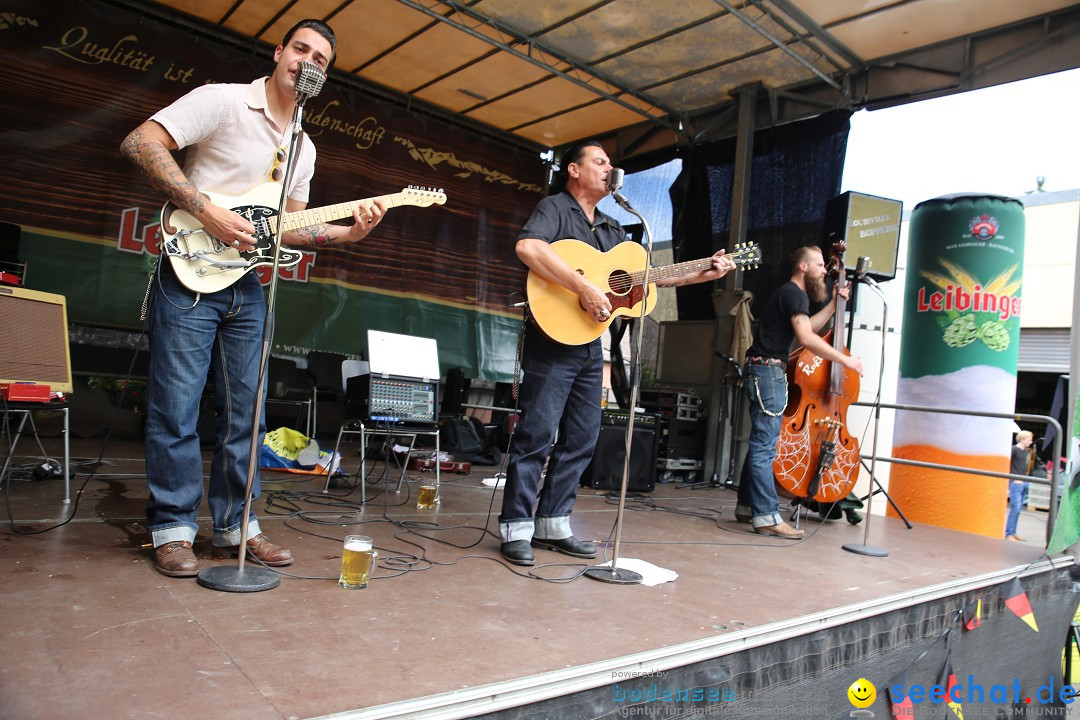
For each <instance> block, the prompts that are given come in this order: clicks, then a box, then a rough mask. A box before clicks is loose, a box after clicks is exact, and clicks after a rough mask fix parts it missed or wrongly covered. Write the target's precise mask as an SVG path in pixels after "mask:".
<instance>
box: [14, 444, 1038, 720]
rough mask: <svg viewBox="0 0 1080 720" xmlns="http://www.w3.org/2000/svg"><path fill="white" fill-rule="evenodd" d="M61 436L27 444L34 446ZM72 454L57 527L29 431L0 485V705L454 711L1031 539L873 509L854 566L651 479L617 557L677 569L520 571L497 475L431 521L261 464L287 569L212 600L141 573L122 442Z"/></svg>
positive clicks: (408, 493) (850, 599)
mask: <svg viewBox="0 0 1080 720" xmlns="http://www.w3.org/2000/svg"><path fill="white" fill-rule="evenodd" d="M58 447H59V444H58V441H57V440H55V439H47V440H46V441H45V449H46V451H48V452H49V453H52V454H53V456H54V457H56V454H55V453H58V452H59V450H58ZM354 451H355V447H353V448H352V449H351V450H350V454H348V455H346V457H345V460H344V467H345V469H346V470H350V471H351V470H354V469H355V468H356V466H357V464H358V458H357V457H356V455H355V454H354ZM72 455H73V466H74V469H75V470H76V471H77V473H78V474H76V475H75V476H74V478H73V481H72V489H73V493H74V492H75V491H76V490H79V489H80V488H82V492H81V494H79V495H78V503H77V510H76V512H75V513H74V517H72V518H71V519H70V521H69V522H66V523H64V524H60V525H59V526H58V527H56V526H57V525H58V524H59V522H58V521H60V520H62V519H67V518H68V515H69V513H70V512H71V510H72V508H73V507H75V506H74V504H72V505H65V504H63V502H62V499H63V488H62V482H61V481H60V480H56V479H49V480H40V481H26V480H22V481H20V480H19V478H20V477H22V478H25V477H26V468H27V467H28V466H31V465H32V464H33V463H34V462H35V461H39V460H40V458H41V451H40V450H39V449H38V448H37V446H36V444H35V442H34V440H33V438H32V437H31V438H26V437H24V438H23V439H22V440H21V441H20V444H19V447H18V449H17V453H16V465H17V466H18V467H17V469H18V470H19V471H20V472H18V473H16V479H15V480H14V481H12V482H10V483H9V484H7V485H6V487H5V488H4V497H5V505H6V506H5V514H6V515H7V518H6V521H5V523H4V528H3V531H2V534H0V598H2V607H3V612H2V613H0V634H2V637H3V638H4V646H5V649H4V652H3V659H2V660H0V718H4V719H7V718H12V719H15V718H18V719H19V720H29V719H32V718H43V719H46V718H48V719H52V718H65V717H91V718H97V717H101V718H105V717H108V718H151V717H170V718H215V720H228V719H231V718H236V719H238V720H239V719H242V720H260V719H264V718H265V719H268V720H271V719H272V720H281V719H285V718H317V717H324V716H330V715H334V716H337V717H353V718H366V717H468V716H471V715H474V714H480V713H484V712H494V711H496V710H499V709H500V708H502V707H506V706H508V705H512V704H515V703H519V702H525V701H528V700H532V699H540V698H544V697H547V696H552V695H558V694H560V693H561V692H563V690H564V689H566V688H574V687H576V688H582V687H588V686H590V685H591V686H597V685H604V684H610V683H612V682H614V681H615V680H613V679H612V678H617V677H619V674H618V673H619V672H620V671H623V670H626V669H628V668H630V669H634V668H648V667H654V666H660V665H662V664H664V663H669V664H675V663H679V662H682V661H683V660H684V659H690V660H692V659H694V658H700V657H702V656H703V654H707V653H709V652H713V653H718V652H723V651H724V648H726V647H734V646H736V645H738V644H739V643H744V644H745V643H749V642H752V641H753V638H754V637H755V636H761V635H764V634H769V633H772V636H773V637H774V638H775V637H776V631H777V629H778V628H784V627H786V628H788V629H789V630H791V631H797V630H798V625H799V623H800V622H801V620H800V619H807V618H810V620H809V621H808V622H812V623H815V627H821V626H822V625H821V623H827V621H828V619H829V618H830V617H831V618H839V617H841V616H842V615H843V614H844V613H850V612H852V608H861V607H869V606H873V605H874V604H875V603H880V602H891V601H898V600H897V599H901V598H917V597H918V596H919V595H920V594H926V593H933V592H941V591H942V588H948V587H951V586H964V585H965V584H969V585H971V586H976V585H978V584H979V583H980V582H982V583H984V584H988V583H989V582H991V581H989V580H986V578H993V577H998V576H1001V577H1003V576H1004V575H1003V574H1005V573H1011V572H1015V571H1016V570H1017V569H1019V568H1022V567H1024V566H1026V565H1028V564H1029V563H1032V562H1033V561H1037V560H1038V558H1039V557H1040V555H1041V554H1042V539H1043V534H1044V532H1045V513H1027V512H1025V513H1024V518H1023V521H1022V522H1023V525H1022V526H1021V534H1023V535H1025V536H1026V537H1027V538H1028V542H1026V543H1013V542H1005V541H1001V540H994V539H988V538H984V537H979V536H974V535H969V534H965V533H958V532H953V531H949V530H943V529H940V528H934V527H929V526H916V527H915V529H913V530H908V529H906V528H905V527H904V526H903V524H902V523H900V522H899V521H896V520H889V519H885V518H884V517H882V516H875V517H874V518H873V520H872V526H871V534H870V544H871V545H875V546H878V547H881V548H884V549H886V550H887V551H888V552H889V555H888V557H886V558H874V557H866V556H862V555H856V554H852V553H849V552H846V551H845V550H843V549H842V548H841V546H842V545H843V544H844V543H861V542H862V541H863V526H862V525H859V526H853V525H850V524H848V523H847V522H846V521H843V520H841V521H838V522H827V523H821V522H820V520H819V519H818V517H817V515H812V516H811V521H810V523H809V526H808V530H809V532H808V533H807V537H806V538H805V539H804V540H802V541H800V542H792V541H784V540H779V539H770V538H765V537H760V536H756V535H754V534H753V533H751V532H747V528H748V526H746V525H740V524H738V523H736V522H735V520H734V516H733V512H734V502H735V494H734V493H733V492H731V491H730V490H727V489H724V488H708V487H702V488H693V489H683V488H682V487H681V485H679V484H668V485H658V486H657V489H656V491H655V492H653V493H651V494H648V495H644V496H642V497H641V499H632V500H631V501H630V502H629V503H628V510H627V512H626V513H625V520H624V524H623V533H622V546H621V553H620V555H621V557H624V558H635V559H641V560H645V561H648V562H650V563H652V564H654V565H656V566H659V567H661V568H666V569H669V570H673V571H674V572H676V573H678V579H677V580H675V581H673V582H667V583H664V584H660V585H656V586H653V587H647V586H643V585H628V586H623V585H613V584H608V583H603V582H597V581H594V580H591V579H589V578H585V577H577V576H578V575H579V573H580V572H581V571H582V570H584V569H585V567H586V566H587V564H586V563H582V562H575V561H573V560H572V559H571V558H567V557H565V556H561V555H557V554H555V553H551V552H545V551H537V562H538V564H537V565H536V567H534V568H531V569H529V568H521V567H516V566H511V565H509V564H507V563H505V562H504V561H503V560H502V558H501V556H500V554H499V550H498V539H497V537H496V536H495V535H494V534H493V533H492V532H491V531H493V530H495V529H496V528H497V524H496V517H497V515H498V508H499V502H500V500H501V492H499V491H493V490H492V488H490V487H486V486H484V485H483V484H482V482H481V481H482V480H483V479H484V478H485V477H491V476H493V475H494V473H495V471H496V470H498V468H495V467H474V469H473V472H472V473H471V474H470V475H454V474H443V486H442V498H443V501H442V505H441V506H440V507H439V508H437V509H436V510H430V511H421V510H417V509H416V508H415V491H416V487H417V482H416V480H415V478H418V477H419V474H418V473H412V472H410V473H409V477H410V478H413V480H410V481H409V482H408V483H407V485H406V488H405V491H403V492H402V493H400V494H398V493H395V492H393V490H394V482H393V481H396V476H395V477H393V478H391V480H392V482H390V484H389V492H387V491H386V490H385V488H386V487H387V485H386V484H382V485H373V486H369V488H368V490H369V492H368V502H367V504H366V505H364V506H361V505H360V504H359V491H352V492H349V491H348V490H345V489H341V490H333V491H332V492H331V494H330V495H324V494H323V493H322V492H321V488H322V481H321V479H315V478H311V477H307V476H299V475H289V474H284V473H271V472H264V473H263V478H264V482H263V497H262V498H261V499H260V500H259V502H258V503H257V504H256V509H257V511H258V514H259V517H260V522H261V523H262V526H263V529H264V531H266V532H267V534H268V535H269V536H270V537H271V538H272V539H273V540H274V541H275V542H277V543H279V544H283V545H286V546H288V547H289V548H291V549H292V551H293V553H294V554H295V556H296V562H295V564H293V565H292V566H291V567H288V568H282V570H284V571H285V572H283V573H282V580H281V584H280V585H279V586H278V587H277V588H275V589H273V590H269V591H266V592H257V593H228V592H219V591H215V590H209V589H206V588H204V587H202V586H200V585H199V584H197V582H196V581H195V580H193V579H175V578H168V577H165V576H163V575H161V574H159V573H158V572H156V571H155V570H154V567H153V562H152V558H151V552H150V550H148V549H146V548H145V546H144V544H145V543H147V542H148V536H147V534H146V531H145V528H144V525H143V523H144V514H143V507H144V504H145V500H146V495H147V493H146V488H145V480H144V476H143V472H144V463H143V456H142V446H141V443H139V442H135V441H130V440H127V441H113V442H110V443H109V444H108V445H107V447H106V448H105V450H104V452H103V451H102V441H101V440H74V441H73V443H72ZM99 455H103V457H104V458H105V460H104V462H103V463H102V464H101V466H100V468H99V469H98V471H97V474H96V475H94V476H92V477H90V478H89V480H88V481H87V478H88V474H87V473H88V469H87V468H88V464H87V462H86V461H87V459H88V458H97V457H99ZM371 475H372V476H371V477H370V478H369V480H372V481H376V482H377V481H379V480H380V479H381V478H382V477H383V465H382V463H376V464H375V465H374V470H373V472H372V474H371ZM881 502H882V498H881V496H878V498H875V503H878V504H879V503H881ZM1003 516H1004V511H1003ZM615 517H616V504H615V503H614V501H612V500H609V499H608V498H606V497H605V495H604V494H603V493H602V492H600V491H595V490H591V489H587V488H582V489H581V493H580V496H579V500H578V503H577V506H576V509H575V512H574V515H573V525H574V527H575V530H576V533H577V534H578V535H579V536H581V537H585V538H589V539H594V540H597V541H603V540H605V539H607V538H609V537H610V536H611V535H612V531H613V526H614V522H615ZM200 522H201V525H202V530H201V532H200V533H199V537H198V539H197V541H196V552H197V554H198V555H199V556H200V558H201V562H202V564H203V566H204V567H207V566H212V565H215V564H219V563H220V561H213V560H211V559H210V558H209V543H210V524H209V521H208V520H207V518H206V511H205V504H204V510H203V512H202V513H201V520H200ZM13 528H17V529H18V531H19V532H18V533H16V532H15V531H14V529H13ZM50 528H51V529H50ZM357 532H360V533H363V534H367V535H371V536H372V537H374V539H375V543H376V545H377V547H378V549H379V551H380V553H381V557H380V562H379V570H378V574H377V575H378V576H377V578H376V579H375V580H374V581H373V582H372V583H371V585H370V587H369V588H368V589H366V590H344V589H341V588H339V587H338V586H337V583H336V580H337V575H338V569H339V564H340V556H341V552H340V550H341V538H342V537H343V536H344V535H345V534H347V533H357ZM607 551H608V552H610V545H608V546H607ZM234 563H235V561H234ZM725 643H727V644H725Z"/></svg>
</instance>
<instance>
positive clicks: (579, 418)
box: [499, 140, 735, 565]
mask: <svg viewBox="0 0 1080 720" xmlns="http://www.w3.org/2000/svg"><path fill="white" fill-rule="evenodd" d="M610 173H611V161H610V160H609V159H608V156H607V153H605V152H604V148H603V147H602V146H601V145H600V143H599V142H597V141H595V140H588V141H583V142H578V143H575V144H574V145H573V146H571V147H570V149H569V150H567V151H566V153H565V154H564V155H563V158H562V162H561V163H560V176H561V178H565V184H566V189H565V190H564V191H563V192H561V193H558V194H555V195H551V196H549V197H546V198H544V199H543V200H541V201H540V203H539V205H537V207H536V209H535V210H534V211H533V214H532V217H531V218H529V221H528V222H527V223H526V224H525V227H524V228H523V229H522V231H521V233H520V234H519V235H518V240H517V244H516V245H515V248H514V249H515V251H516V253H517V256H518V258H519V259H520V260H521V261H522V262H523V263H525V265H527V266H528V267H529V271H530V273H537V274H539V275H541V276H543V277H544V278H545V279H546V280H547V281H548V282H550V283H556V284H558V285H560V286H562V287H564V288H566V289H567V290H568V291H570V292H572V293H574V294H575V295H576V296H577V298H578V301H579V303H580V306H581V308H582V309H583V310H584V311H585V312H586V313H588V314H589V315H590V316H591V317H592V318H594V319H595V321H596V322H597V323H603V322H605V321H606V320H607V319H608V318H609V317H610V316H611V313H612V307H611V302H610V301H609V299H608V297H607V295H606V294H605V292H604V291H603V290H601V289H600V288H599V287H598V286H597V285H596V284H595V283H593V282H592V281H590V280H589V279H588V278H587V277H586V276H585V275H584V274H582V273H579V272H578V271H577V270H576V269H575V268H574V267H572V266H571V265H570V264H569V263H567V262H566V260H564V259H563V258H562V257H560V256H559V254H558V253H557V252H556V251H555V250H554V249H552V247H551V243H553V242H555V241H557V240H562V239H567V238H574V239H577V240H580V241H582V242H585V243H587V244H589V245H591V246H593V247H595V248H596V249H598V250H600V251H602V252H607V251H609V250H611V249H612V248H614V247H615V246H616V245H617V244H619V243H621V242H623V241H626V240H628V239H629V238H628V237H627V235H626V232H625V231H624V230H623V229H622V227H621V226H620V225H619V223H617V222H616V221H615V220H614V219H612V218H610V217H608V216H607V215H605V214H604V213H602V212H601V211H599V210H597V209H596V204H597V203H598V202H600V200H602V199H603V198H604V196H605V195H607V194H608V192H609V189H608V175H609V174H610ZM734 266H735V264H734V262H733V261H732V260H731V259H730V258H728V257H726V256H725V254H724V251H723V250H721V251H719V252H717V253H716V254H715V255H713V257H712V262H711V263H710V264H708V265H707V267H706V268H705V269H702V270H700V271H698V272H695V273H692V274H689V275H685V276H683V277H678V278H667V279H664V280H660V281H658V282H657V284H660V285H666V286H672V285H681V284H686V283H691V282H706V281H709V280H715V279H717V278H719V277H722V276H723V275H724V274H725V273H726V272H727V271H728V270H730V269H731V268H733V267H734ZM642 269H644V268H642ZM603 363H604V360H603V355H602V352H601V347H600V339H599V334H598V335H597V336H596V338H595V339H591V340H590V341H589V342H587V343H584V344H581V345H566V344H562V343H559V342H555V341H553V340H551V339H550V338H549V337H547V336H546V335H545V334H544V333H543V332H542V331H541V330H540V329H538V328H536V327H534V326H532V325H530V327H529V329H528V331H527V335H526V337H525V344H524V348H523V350H522V355H521V369H522V371H523V373H524V377H523V379H522V383H521V387H520V395H519V401H520V404H521V410H522V413H521V420H520V422H518V425H517V428H516V429H515V431H514V439H513V443H512V444H511V446H510V450H509V458H508V462H507V477H506V487H505V490H504V491H503V504H502V514H501V515H500V516H499V530H500V534H501V540H502V545H501V550H502V554H503V557H505V558H506V559H507V560H509V561H510V562H512V563H515V564H517V565H532V564H533V563H534V562H535V555H534V553H533V551H532V548H533V547H536V548H541V549H545V550H553V551H556V552H561V553H564V554H567V555H571V556H573V557H581V558H591V557H594V556H595V555H596V547H595V546H594V545H593V544H592V543H590V542H586V541H583V540H580V539H578V538H576V537H574V534H573V531H572V530H571V529H570V511H571V509H572V508H573V505H574V500H575V498H576V495H577V486H578V483H579V481H580V479H581V475H582V473H584V471H585V468H586V467H587V466H588V464H589V461H590V460H591V459H592V454H593V449H594V447H595V445H596V439H597V436H598V435H599V434H600V392H601V387H602V379H603V378H602V376H603ZM556 433H557V434H558V442H556ZM552 443H555V446H554V448H552ZM549 454H550V456H551V457H550V460H549V459H548V455H549ZM545 461H546V462H547V474H546V475H545V477H544V486H543V489H541V488H540V476H541V473H542V471H543V469H544V464H545Z"/></svg>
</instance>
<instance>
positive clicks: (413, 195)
mask: <svg viewBox="0 0 1080 720" xmlns="http://www.w3.org/2000/svg"><path fill="white" fill-rule="evenodd" d="M401 202H402V204H403V205H415V206H417V207H430V206H432V205H442V204H443V203H445V202H446V193H445V192H443V191H442V189H441V188H440V189H439V190H435V189H434V188H421V187H414V186H412V185H410V186H409V187H407V188H405V189H404V190H402V191H401Z"/></svg>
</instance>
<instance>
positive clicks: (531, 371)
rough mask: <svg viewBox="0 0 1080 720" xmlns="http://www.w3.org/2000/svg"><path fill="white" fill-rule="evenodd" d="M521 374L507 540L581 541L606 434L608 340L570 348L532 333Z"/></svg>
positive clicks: (504, 517) (506, 502)
mask: <svg viewBox="0 0 1080 720" xmlns="http://www.w3.org/2000/svg"><path fill="white" fill-rule="evenodd" d="M521 369H522V372H523V374H524V377H523V379H522V382H521V386H520V388H519V401H520V404H521V420H520V421H519V422H518V424H517V427H516V429H515V430H514V439H513V443H512V444H511V446H510V452H509V457H508V459H507V465H506V485H505V487H504V489H503V504H502V514H501V515H500V516H499V527H500V532H501V535H502V541H503V542H512V541H515V540H531V539H532V538H533V536H534V534H535V536H536V537H537V538H539V539H545V540H560V539H563V538H567V537H570V536H571V535H573V532H572V531H571V530H570V511H571V509H572V508H573V506H574V500H575V499H576V498H577V487H578V484H579V483H580V481H581V476H582V475H583V474H584V472H585V469H586V468H587V467H588V466H589V462H590V461H591V460H592V456H593V451H594V449H595V447H596V438H597V437H598V436H599V434H600V394H601V390H602V386H603V369H604V360H603V353H602V350H601V346H600V341H599V340H594V341H593V342H591V343H589V344H588V345H576V346H572V345H562V344H559V343H555V342H552V341H551V340H548V339H547V338H546V337H544V336H543V335H542V334H541V333H540V332H539V331H538V330H536V329H535V328H530V329H529V331H528V334H527V336H526V338H525V347H524V350H523V352H522V361H521ZM556 438H557V439H556ZM552 443H554V447H552ZM549 455H550V457H549ZM545 461H546V462H547V473H546V474H545V475H544V484H543V487H542V488H541V487H540V475H541V473H543V471H544V463H545ZM534 508H535V513H534ZM534 515H535V522H534V520H533V518H534Z"/></svg>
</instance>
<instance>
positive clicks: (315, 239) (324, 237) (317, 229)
mask: <svg viewBox="0 0 1080 720" xmlns="http://www.w3.org/2000/svg"><path fill="white" fill-rule="evenodd" d="M296 233H297V235H299V236H300V242H301V244H303V245H310V246H311V247H316V248H322V247H329V246H331V245H334V244H335V242H334V238H332V237H330V226H329V225H309V226H308V227H306V228H300V229H299V230H297V231H296Z"/></svg>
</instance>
